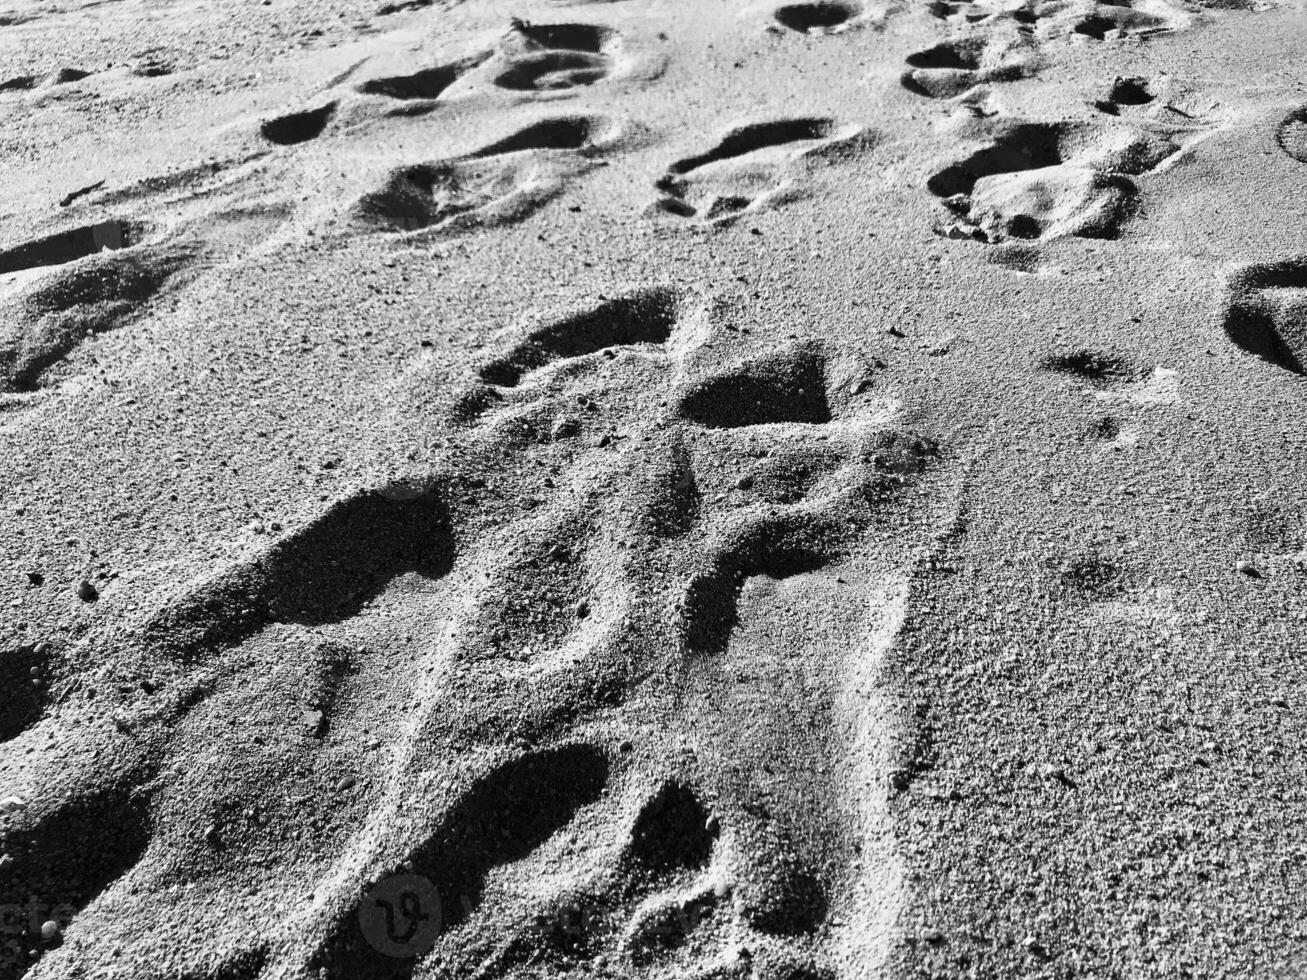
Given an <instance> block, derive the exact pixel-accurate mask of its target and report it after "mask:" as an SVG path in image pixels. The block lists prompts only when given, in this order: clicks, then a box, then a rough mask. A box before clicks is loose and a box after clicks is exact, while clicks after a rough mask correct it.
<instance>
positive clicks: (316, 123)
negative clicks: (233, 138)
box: [259, 102, 336, 146]
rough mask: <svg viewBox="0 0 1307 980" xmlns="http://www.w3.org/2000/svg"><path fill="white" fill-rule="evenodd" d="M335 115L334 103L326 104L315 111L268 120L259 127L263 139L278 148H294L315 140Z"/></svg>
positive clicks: (307, 110)
mask: <svg viewBox="0 0 1307 980" xmlns="http://www.w3.org/2000/svg"><path fill="white" fill-rule="evenodd" d="M335 114H336V103H335V102H328V103H326V104H325V105H321V106H318V108H316V109H306V110H304V111H303V112H292V113H290V114H288V115H285V116H279V117H278V118H276V119H269V120H268V121H267V122H265V123H264V124H263V125H262V126H260V127H259V132H260V133H262V134H263V138H264V139H266V140H267V141H268V142H270V143H276V144H277V145H279V146H294V145H295V144H296V143H307V142H308V141H309V140H312V139H317V138H318V137H319V136H321V135H322V131H323V130H325V129H326V128H327V123H329V122H331V117H332V116H334V115H335Z"/></svg>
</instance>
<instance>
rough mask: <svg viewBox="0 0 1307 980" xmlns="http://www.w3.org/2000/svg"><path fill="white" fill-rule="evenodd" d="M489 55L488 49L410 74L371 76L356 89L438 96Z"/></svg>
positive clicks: (388, 95) (390, 95) (406, 97)
mask: <svg viewBox="0 0 1307 980" xmlns="http://www.w3.org/2000/svg"><path fill="white" fill-rule="evenodd" d="M489 57H490V52H488V51H487V52H485V53H483V54H478V55H473V56H471V57H468V58H463V59H461V60H459V61H453V62H450V63H449V64H447V65H437V66H436V67H435V68H424V69H422V70H421V71H416V72H413V73H412V74H410V75H393V76H390V77H388V78H372V79H369V80H367V81H365V82H362V83H361V84H360V85H359V86H358V91H359V92H361V93H362V94H363V95H380V96H384V97H385V98H388V99H402V100H412V99H428V100H429V99H438V98H439V97H440V96H441V94H442V93H444V91H445V90H446V89H447V88H449V87H450V86H451V85H453V84H454V83H455V82H457V81H458V80H459V79H460V78H462V77H463V76H464V75H466V74H468V73H469V72H470V71H472V70H473V69H475V68H477V67H479V66H480V65H481V64H482V63H484V62H485V60H486V59H487V58H489Z"/></svg>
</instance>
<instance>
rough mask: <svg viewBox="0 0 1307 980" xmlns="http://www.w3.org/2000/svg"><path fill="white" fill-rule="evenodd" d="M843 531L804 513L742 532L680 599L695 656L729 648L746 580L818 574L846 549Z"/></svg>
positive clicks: (684, 631)
mask: <svg viewBox="0 0 1307 980" xmlns="http://www.w3.org/2000/svg"><path fill="white" fill-rule="evenodd" d="M844 531H845V528H844V527H843V526H842V525H840V524H838V523H835V522H831V521H829V520H826V519H824V518H820V517H814V516H812V515H799V516H794V517H792V518H788V519H785V518H778V519H772V520H766V521H759V522H756V523H753V524H750V525H748V526H747V527H746V528H745V529H744V530H742V531H741V532H738V533H737V534H736V535H735V537H734V539H733V540H731V541H730V542H728V543H727V544H726V546H725V547H724V548H723V549H722V550H721V551H720V553H719V554H718V555H717V556H716V557H715V559H714V561H713V563H712V566H711V567H710V568H709V569H707V570H706V571H704V572H701V573H699V574H697V575H695V576H694V577H693V578H692V579H691V580H690V582H689V584H688V585H687V586H686V589H685V593H684V595H683V596H682V597H681V602H680V608H679V609H678V610H677V619H678V627H679V632H680V634H681V638H682V641H683V642H684V644H685V647H686V650H687V651H688V652H690V653H692V654H696V655H703V654H710V653H720V652H721V651H722V650H725V649H726V644H727V642H728V641H729V640H730V637H731V633H732V632H733V631H734V630H735V627H736V624H737V623H738V620H739V599H740V590H741V589H742V588H743V587H744V583H745V580H746V579H748V578H751V577H752V576H755V575H765V576H767V577H768V578H772V579H778V580H779V579H785V578H789V577H790V576H793V575H803V574H806V573H808V572H815V571H817V570H818V569H820V568H822V567H824V566H825V565H827V564H828V563H829V562H830V561H831V560H832V559H833V557H834V556H836V555H838V554H839V553H840V552H841V551H842V546H841V544H840V541H841V539H842V537H843V536H844V534H843V532H844Z"/></svg>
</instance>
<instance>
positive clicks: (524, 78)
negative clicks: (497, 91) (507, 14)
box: [495, 20, 620, 92]
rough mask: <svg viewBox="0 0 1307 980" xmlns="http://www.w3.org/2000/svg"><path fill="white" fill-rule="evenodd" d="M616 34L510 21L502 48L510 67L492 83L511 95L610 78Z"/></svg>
mask: <svg viewBox="0 0 1307 980" xmlns="http://www.w3.org/2000/svg"><path fill="white" fill-rule="evenodd" d="M619 43H620V38H619V37H618V35H617V33H616V32H615V31H612V30H610V29H609V28H606V27H600V26H598V25H594V24H529V23H527V22H525V21H521V20H514V21H513V23H512V25H511V29H510V34H509V40H508V42H507V43H506V45H505V47H506V49H507V52H508V66H507V67H506V68H505V69H504V70H503V71H501V72H499V73H498V74H497V75H496V76H495V84H496V85H498V86H499V87H500V88H505V89H511V90H513V91H519V92H527V91H559V90H563V89H571V88H580V87H583V86H587V85H593V84H594V83H595V82H598V81H602V80H603V79H605V78H607V77H608V76H609V75H610V74H612V72H613V70H614V67H615V65H616V51H615V48H616V47H617V46H618V44H619Z"/></svg>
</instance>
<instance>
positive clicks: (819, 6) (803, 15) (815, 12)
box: [773, 0, 858, 34]
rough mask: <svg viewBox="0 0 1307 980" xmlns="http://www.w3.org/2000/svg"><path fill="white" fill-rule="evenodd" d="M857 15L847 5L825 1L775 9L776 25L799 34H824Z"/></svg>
mask: <svg viewBox="0 0 1307 980" xmlns="http://www.w3.org/2000/svg"><path fill="white" fill-rule="evenodd" d="M857 13H858V10H857V8H856V7H854V6H853V5H852V4H849V3H838V2H834V0H825V2H819V3H791V4H786V5H785V6H783V7H778V8H776V12H775V13H774V14H773V16H774V17H775V18H776V21H777V23H779V24H781V25H782V26H783V27H788V28H789V29H790V30H792V31H798V32H799V33H800V34H807V33H810V32H817V33H820V32H825V31H830V30H833V29H834V28H837V27H839V26H840V25H841V24H847V23H848V22H849V21H850V20H852V19H853V18H854V17H855V16H856V15H857Z"/></svg>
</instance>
